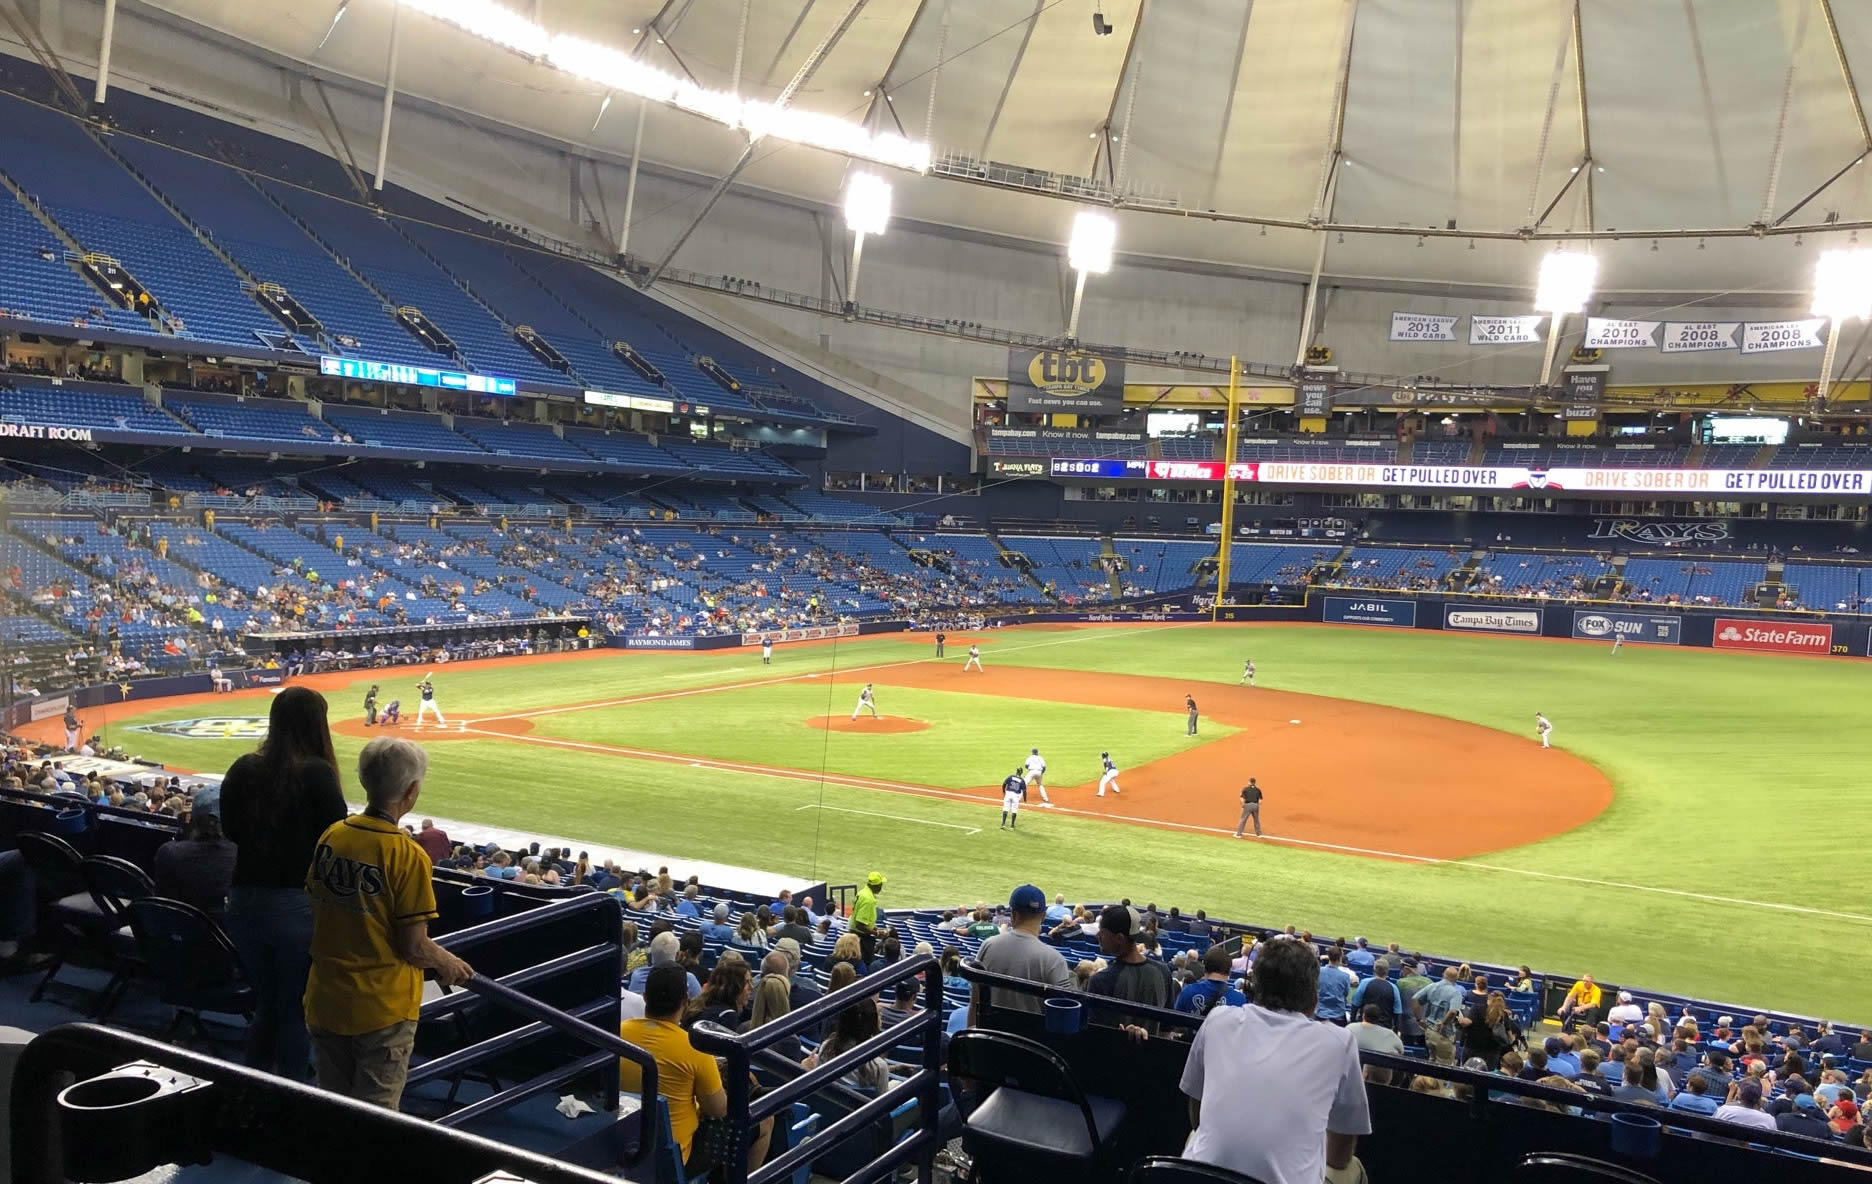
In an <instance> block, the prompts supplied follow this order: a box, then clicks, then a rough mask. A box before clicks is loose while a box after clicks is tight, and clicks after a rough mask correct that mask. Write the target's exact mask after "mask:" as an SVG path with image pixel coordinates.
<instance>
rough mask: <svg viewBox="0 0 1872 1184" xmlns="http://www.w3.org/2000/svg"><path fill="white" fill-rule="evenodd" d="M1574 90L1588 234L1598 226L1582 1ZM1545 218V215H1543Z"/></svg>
mask: <svg viewBox="0 0 1872 1184" xmlns="http://www.w3.org/2000/svg"><path fill="white" fill-rule="evenodd" d="M1573 89H1574V90H1575V91H1576V92H1578V93H1577V95H1576V97H1577V98H1578V100H1579V138H1580V157H1581V159H1580V166H1579V167H1580V172H1581V173H1584V174H1585V175H1586V190H1585V192H1584V194H1582V196H1583V197H1584V198H1585V201H1586V229H1587V231H1588V232H1590V231H1591V230H1592V228H1593V227H1594V226H1595V225H1596V223H1595V222H1594V221H1593V178H1592V175H1593V171H1594V166H1593V155H1592V120H1591V118H1590V117H1589V115H1588V114H1587V106H1588V104H1587V102H1586V39H1585V38H1584V37H1583V36H1582V35H1581V33H1580V0H1573ZM1542 217H1545V215H1542Z"/></svg>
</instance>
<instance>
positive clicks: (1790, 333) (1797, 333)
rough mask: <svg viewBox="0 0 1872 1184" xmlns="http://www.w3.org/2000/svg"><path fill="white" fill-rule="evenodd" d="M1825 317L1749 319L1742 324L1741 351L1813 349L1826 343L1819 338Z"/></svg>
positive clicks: (1761, 351) (1772, 351) (1758, 352)
mask: <svg viewBox="0 0 1872 1184" xmlns="http://www.w3.org/2000/svg"><path fill="white" fill-rule="evenodd" d="M1824 324H1826V318H1825V317H1813V318H1811V319H1809V320H1805V321H1749V322H1748V323H1747V324H1745V325H1743V326H1742V352H1743V353H1745V354H1768V353H1775V352H1777V351H1779V350H1784V349H1814V348H1816V347H1818V346H1821V345H1824V344H1826V343H1825V342H1823V341H1821V340H1820V326H1822V325H1824Z"/></svg>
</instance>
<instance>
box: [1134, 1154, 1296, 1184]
mask: <svg viewBox="0 0 1872 1184" xmlns="http://www.w3.org/2000/svg"><path fill="white" fill-rule="evenodd" d="M1126 1181H1127V1184H1263V1181H1261V1180H1260V1179H1257V1178H1256V1177H1254V1176H1247V1175H1243V1174H1242V1173H1241V1172H1235V1171H1230V1170H1229V1169H1228V1168H1219V1167H1216V1166H1215V1165H1214V1164H1211V1163H1197V1162H1196V1161H1195V1160H1193V1159H1175V1158H1173V1157H1171V1156H1168V1155H1153V1156H1151V1157H1150V1158H1149V1159H1140V1160H1138V1161H1137V1162H1136V1163H1134V1164H1132V1165H1131V1174H1130V1175H1129V1176H1127V1177H1126Z"/></svg>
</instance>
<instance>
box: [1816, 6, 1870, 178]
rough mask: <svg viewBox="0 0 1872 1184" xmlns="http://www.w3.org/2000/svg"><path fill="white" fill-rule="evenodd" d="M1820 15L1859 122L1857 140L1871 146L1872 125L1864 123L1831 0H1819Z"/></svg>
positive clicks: (1856, 87) (1854, 113)
mask: <svg viewBox="0 0 1872 1184" xmlns="http://www.w3.org/2000/svg"><path fill="white" fill-rule="evenodd" d="M1820 15H1821V17H1822V18H1824V19H1825V21H1826V27H1827V37H1828V39H1829V40H1831V41H1832V42H1833V60H1834V61H1836V62H1838V63H1839V68H1840V81H1842V82H1844V83H1845V84H1846V97H1847V98H1848V99H1849V100H1851V102H1852V110H1853V119H1855V120H1857V121H1858V124H1859V142H1860V143H1861V144H1864V145H1865V146H1866V147H1867V148H1872V127H1868V126H1867V125H1866V113H1865V104H1864V103H1862V102H1860V100H1859V86H1858V84H1857V83H1855V82H1854V81H1853V72H1852V63H1851V62H1850V61H1848V60H1847V58H1846V43H1845V42H1844V41H1841V40H1840V31H1839V21H1837V20H1835V19H1834V17H1833V0H1820Z"/></svg>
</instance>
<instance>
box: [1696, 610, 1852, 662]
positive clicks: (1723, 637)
mask: <svg viewBox="0 0 1872 1184" xmlns="http://www.w3.org/2000/svg"><path fill="white" fill-rule="evenodd" d="M1715 646H1716V648H1717V649H1719V650H1758V651H1760V652H1762V653H1769V654H1830V653H1832V652H1833V626H1831V625H1788V624H1784V623H1782V622H1779V621H1743V620H1737V619H1735V618H1732V617H1718V618H1716V638H1715Z"/></svg>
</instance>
